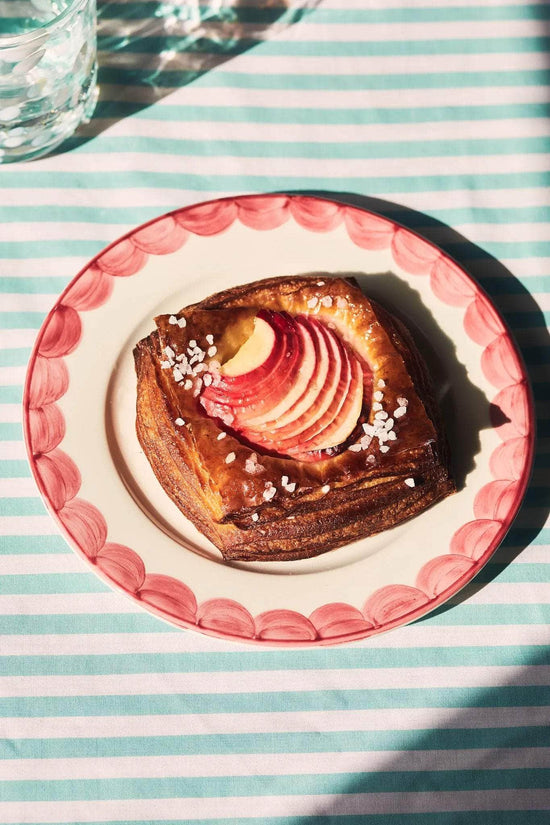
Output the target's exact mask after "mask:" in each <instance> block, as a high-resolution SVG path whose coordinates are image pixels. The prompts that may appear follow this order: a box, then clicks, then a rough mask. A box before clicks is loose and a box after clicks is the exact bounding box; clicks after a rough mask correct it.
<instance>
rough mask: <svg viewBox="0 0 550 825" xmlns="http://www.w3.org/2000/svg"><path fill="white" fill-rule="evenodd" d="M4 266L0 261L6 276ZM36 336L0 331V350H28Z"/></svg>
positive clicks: (32, 331) (34, 333)
mask: <svg viewBox="0 0 550 825" xmlns="http://www.w3.org/2000/svg"><path fill="white" fill-rule="evenodd" d="M4 264H5V261H2V271H3V272H4V275H7V272H6V269H5V268H4ZM37 334H38V330H37V329H0V348H1V349H27V348H30V347H32V345H33V344H34V342H35V339H36V336H37ZM6 406H7V405H6ZM14 406H15V405H14Z"/></svg>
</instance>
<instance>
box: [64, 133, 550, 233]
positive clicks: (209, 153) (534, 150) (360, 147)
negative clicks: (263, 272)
mask: <svg viewBox="0 0 550 825" xmlns="http://www.w3.org/2000/svg"><path fill="white" fill-rule="evenodd" d="M80 151H81V152H82V153H83V154H94V155H95V154H96V153H97V146H96V144H95V143H94V142H93V141H88V142H86V143H83V144H82V146H81V147H80ZM101 151H102V152H122V151H123V152H140V153H147V152H159V153H160V154H163V155H193V156H194V157H214V158H218V157H234V158H251V157H254V158H280V157H281V156H285V157H287V158H314V159H321V160H334V159H335V158H339V157H341V156H342V143H341V141H329V140H323V141H319V142H311V141H299V140H296V141H289V142H287V143H284V144H282V143H280V142H276V141H267V140H189V139H185V138H182V139H174V138H163V137H162V136H158V137H155V138H151V137H140V136H133V137H132V136H124V138H116V137H114V138H109V137H104V138H103V139H102V141H101ZM549 152H550V137H519V138H514V137H510V138H508V137H507V138H487V139H485V138H469V139H467V138H460V136H457V137H456V138H455V139H446V140H430V139H429V138H427V137H426V139H424V140H389V139H388V140H380V141H377V140H362V141H357V142H352V141H350V142H346V149H345V158H346V160H353V159H368V158H407V157H411V158H423V157H454V156H462V155H500V154H503V155H509V154H520V153H522V154H546V153H549ZM73 220H74V218H73Z"/></svg>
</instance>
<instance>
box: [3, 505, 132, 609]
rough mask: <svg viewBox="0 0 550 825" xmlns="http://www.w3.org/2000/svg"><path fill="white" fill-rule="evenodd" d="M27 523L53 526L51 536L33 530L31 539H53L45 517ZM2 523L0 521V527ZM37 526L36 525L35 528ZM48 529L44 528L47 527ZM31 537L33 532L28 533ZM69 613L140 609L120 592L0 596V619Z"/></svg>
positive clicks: (34, 517)
mask: <svg viewBox="0 0 550 825" xmlns="http://www.w3.org/2000/svg"><path fill="white" fill-rule="evenodd" d="M27 519H28V520H31V519H33V520H38V519H44V520H45V521H46V522H48V521H49V522H50V523H51V525H52V528H54V529H52V531H51V533H48V532H46V530H38V529H37V530H36V532H35V533H34V535H41V534H42V535H55V534H56V533H58V531H57V530H56V529H55V524H54V521H53V519H49V517H47V516H29V517H27ZM1 523H2V522H1V521H0V524H1ZM38 526H39V525H37V527H38ZM46 526H47V524H46ZM28 534H29V535H32V531H31V530H29V531H28ZM67 613H68V614H72V613H78V614H81V613H89V614H91V615H94V614H104V613H141V608H140V607H139V606H138V605H137V604H136V603H135V602H133V601H132V600H131V599H129V598H127V597H125V596H122V594H121V593H119V592H116V593H115V592H114V591H113V592H111V591H107V592H105V593H41V594H39V595H35V594H33V595H10V596H3V595H0V616H19V615H31V616H42V615H58V614H60V615H64V614H67Z"/></svg>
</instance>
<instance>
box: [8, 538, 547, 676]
mask: <svg viewBox="0 0 550 825" xmlns="http://www.w3.org/2000/svg"><path fill="white" fill-rule="evenodd" d="M46 538H48V537H47V536H45V537H44V539H46ZM10 541H11V539H10ZM32 552H40V551H38V550H36V549H35V548H33V550H32ZM113 598H116V596H114V595H113ZM135 611H136V612H135V613H107V614H97V613H91V614H87V613H76V614H71V613H67V614H66V613H61V614H53V615H50V614H48V615H44V616H42V615H41V616H32V615H30V616H9V615H8V616H0V634H7V635H26V634H29V635H38V636H40V635H42V634H50V633H59V634H61V635H75V634H79V633H181V632H182V631H181V630H179V629H178V628H176V627H174V626H172V625H169V624H167V623H166V622H161V621H159V620H158V619H157V618H155V617H154V616H151V615H150V614H149V613H147V612H146V611H145V610H143V609H142V608H141V607H140V606H139V605H137V604H136V606H135ZM419 623H423V624H426V625H427V626H428V627H430V626H434V627H460V626H472V625H479V626H480V627H484V626H487V627H490V626H491V625H493V626H494V625H530V624H542V625H545V624H550V605H529V604H525V605H523V604H519V605H518V604H512V605H509V606H504V605H498V604H497V605H468V604H458V605H453V607H452V609H449V606H448V605H445V606H443V607H442V608H440V609H439V610H438V611H434V612H433V613H431V614H430V615H429V616H427V617H425V618H423V619H419V620H418V621H417V622H415V624H419ZM418 655H419V656H421V655H422V654H421V653H420V652H419V654H418ZM319 666H321V665H319Z"/></svg>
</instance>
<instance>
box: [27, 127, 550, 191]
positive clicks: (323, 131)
mask: <svg viewBox="0 0 550 825" xmlns="http://www.w3.org/2000/svg"><path fill="white" fill-rule="evenodd" d="M109 123H111V124H113V125H114V123H116V121H108V120H99V119H97V120H96V119H94V121H93V122H92V123H90V124H89V126H88V130H89V131H90V132H94V133H95V131H96V130H97V129H98V128H99V127H101V126H103V127H109ZM219 130H220V124H219V123H218V122H212V121H208V120H201V121H190V122H188V123H186V124H185V131H183V132H182V128H181V123H178V122H176V121H167V120H149V119H147V120H145V119H143V118H126V119H125V120H123V121H121V122H120V124H119V126H118V127H117V128H116V130H115V129H112V134H111V135H109V137H113V138H114V137H117V138H118V137H120V139H121V141H122V140H125V139H127V138H128V137H133V138H136V137H142V138H143V137H150V138H155V139H157V140H158V138H159V136H162V138H163V139H165V140H166V139H171V140H179V141H182V144H183V141H188V140H205V141H208V142H211V143H214V144H215V143H216V139H217V138H218V140H219ZM549 134H550V126H549V124H548V123H547V121H546V120H545V119H544V118H538V119H535V118H531V119H529V118H515V119H514V118H509V119H499V120H451V121H434V122H428V123H355V124H351V123H350V124H345V123H343V124H339V123H311V124H310V123H255V124H254V130H253V133H252V132H251V127H250V123H241V122H237V123H231V122H230V123H224V124H223V139H224V141H227V140H238V141H241V140H244V141H250V140H254V141H263V142H265V143H269V144H273V143H277V142H280V143H282V144H287V143H289V144H292V143H295V142H296V141H307V142H308V143H318V142H321V143H324V142H330V141H335V142H339V143H342V142H344V141H345V142H346V143H347V144H348V145H349V144H350V143H351V144H357V143H362V142H364V141H366V140H371V141H383V142H384V143H391V142H392V141H403V140H406V141H408V142H410V141H415V140H416V141H425V140H430V141H433V140H449V139H452V140H456V139H457V138H460V140H472V139H476V140H483V139H490V138H491V137H495V138H497V137H498V138H508V139H513V138H515V139H518V140H521V139H522V138H533V137H535V138H536V137H547V136H548V135H549ZM365 154H368V150H366V151H365ZM19 191H20V190H15V192H16V193H17V192H19ZM61 191H62V192H63V191H65V190H61ZM132 191H133V190H132ZM77 192H78V190H77ZM77 192H71V190H68V194H69V195H74V194H77ZM515 192H516V190H514V193H515ZM40 194H41V190H38V192H37V195H39V196H40ZM125 194H126V195H130V194H131V193H130V192H128V191H126V193H125ZM472 194H475V193H472ZM81 196H86V197H85V198H84V197H82V200H83V201H84V200H85V202H86V203H89V190H86V191H85V192H81ZM15 199H16V200H17V194H16V196H15ZM38 203H39V201H34V202H32V204H33V205H38ZM13 205H15V204H13ZM110 205H111V204H109V206H110ZM499 205H502V202H501V203H500V204H499Z"/></svg>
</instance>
